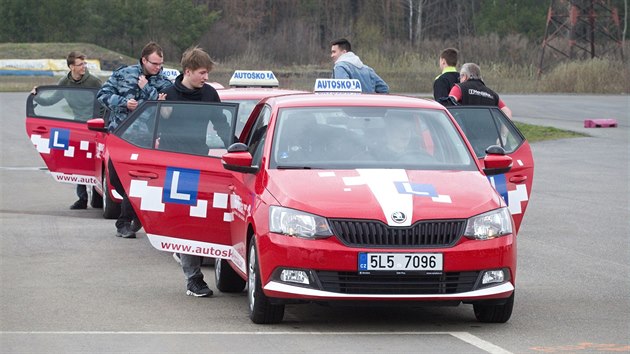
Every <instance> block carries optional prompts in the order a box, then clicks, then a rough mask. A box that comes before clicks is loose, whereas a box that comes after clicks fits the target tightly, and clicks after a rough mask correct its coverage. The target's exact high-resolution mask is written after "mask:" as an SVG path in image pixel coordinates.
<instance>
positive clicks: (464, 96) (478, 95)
mask: <svg viewBox="0 0 630 354" xmlns="http://www.w3.org/2000/svg"><path fill="white" fill-rule="evenodd" d="M459 81H460V83H459V84H455V86H453V88H452V89H451V92H450V93H449V94H448V95H449V96H450V97H453V99H454V100H455V101H456V102H459V103H460V104H462V105H478V106H498V107H499V108H500V109H501V110H502V111H503V113H505V115H506V116H508V117H509V118H510V119H511V118H512V111H511V110H510V108H508V106H506V105H505V102H503V101H502V100H501V99H500V98H499V95H498V94H497V93H496V92H494V91H492V90H491V89H489V88H488V87H486V84H485V83H484V82H483V81H482V80H481V69H480V68H479V65H477V64H475V63H466V64H464V65H462V68H461V69H460V71H459Z"/></svg>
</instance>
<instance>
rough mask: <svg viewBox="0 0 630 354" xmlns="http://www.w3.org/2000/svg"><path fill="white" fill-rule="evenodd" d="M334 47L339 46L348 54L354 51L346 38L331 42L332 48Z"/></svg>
mask: <svg viewBox="0 0 630 354" xmlns="http://www.w3.org/2000/svg"><path fill="white" fill-rule="evenodd" d="M334 45H336V46H339V49H341V50H345V51H346V52H351V51H352V45H351V44H350V42H349V41H348V40H347V39H345V38H339V39H335V40H334V41H332V42H330V46H331V47H332V46H334Z"/></svg>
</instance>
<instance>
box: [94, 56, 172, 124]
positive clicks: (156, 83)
mask: <svg viewBox="0 0 630 354" xmlns="http://www.w3.org/2000/svg"><path fill="white" fill-rule="evenodd" d="M141 74H143V71H142V64H141V62H140V61H138V64H135V65H129V66H123V67H121V68H119V69H118V70H116V71H114V72H113V73H112V76H110V77H109V79H108V80H107V82H105V84H104V85H103V87H102V88H101V90H100V91H99V92H98V94H97V95H96V98H97V99H98V101H99V102H100V103H101V104H102V105H103V106H105V107H107V108H108V109H109V110H110V111H111V113H110V116H109V124H108V129H109V131H112V130H114V129H115V128H116V127H117V126H118V125H119V124H120V123H121V122H122V121H124V120H125V119H127V116H128V115H129V113H131V112H130V111H129V109H127V101H129V100H130V99H132V98H133V99H135V100H136V101H138V105H140V104H142V102H144V101H147V100H155V99H157V98H158V92H160V91H161V90H163V89H165V88H167V87H169V86H171V85H172V83H171V81H170V80H168V79H167V78H166V76H164V75H163V74H162V69H160V72H158V73H157V74H156V75H146V74H145V76H146V78H147V80H148V82H147V84H146V85H145V86H144V87H143V88H142V89H141V88H140V86H138V79H139V77H140V75H141Z"/></svg>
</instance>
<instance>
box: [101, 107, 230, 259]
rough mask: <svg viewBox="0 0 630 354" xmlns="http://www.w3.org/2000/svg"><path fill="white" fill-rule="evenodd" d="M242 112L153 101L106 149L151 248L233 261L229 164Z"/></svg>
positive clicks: (139, 110)
mask: <svg viewBox="0 0 630 354" xmlns="http://www.w3.org/2000/svg"><path fill="white" fill-rule="evenodd" d="M237 111H238V105H237V104H234V103H202V102H176V101H149V102H146V103H144V104H143V105H142V106H140V107H138V108H137V109H136V111H134V113H133V114H132V115H131V116H130V117H129V118H128V119H127V120H126V121H125V122H124V123H123V124H122V125H121V126H120V127H119V128H117V129H116V130H115V131H114V133H112V134H109V136H108V137H107V141H106V144H105V145H106V146H107V150H108V152H109V158H110V160H111V161H112V163H113V166H114V169H115V170H116V173H117V175H118V177H119V179H120V181H121V183H122V186H123V188H124V189H125V192H126V193H127V195H128V196H129V200H130V202H131V204H132V206H133V208H134V210H135V211H136V214H137V215H138V217H139V219H140V221H141V222H142V225H143V226H144V229H145V231H146V233H147V236H148V238H149V240H150V242H151V244H152V245H153V246H154V247H155V248H157V249H159V250H162V251H168V252H178V253H186V254H193V255H200V256H207V257H215V258H226V259H231V258H232V257H233V256H232V247H231V243H230V233H229V228H230V224H229V223H230V221H231V213H230V212H229V209H228V194H229V190H228V185H229V184H230V182H231V180H232V174H231V173H230V172H229V171H226V170H225V169H224V168H223V166H222V163H221V156H222V155H223V154H224V153H225V152H226V151H227V146H229V145H230V144H231V143H232V142H233V141H234V140H235V139H234V137H233V130H232V127H233V126H234V124H235V122H236V117H237V113H238V112H237Z"/></svg>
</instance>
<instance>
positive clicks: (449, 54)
mask: <svg viewBox="0 0 630 354" xmlns="http://www.w3.org/2000/svg"><path fill="white" fill-rule="evenodd" d="M458 54H459V52H458V51H457V49H455V48H446V49H444V50H443V51H442V53H440V58H443V59H444V60H445V61H446V64H447V65H448V66H456V65H457V55H458Z"/></svg>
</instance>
